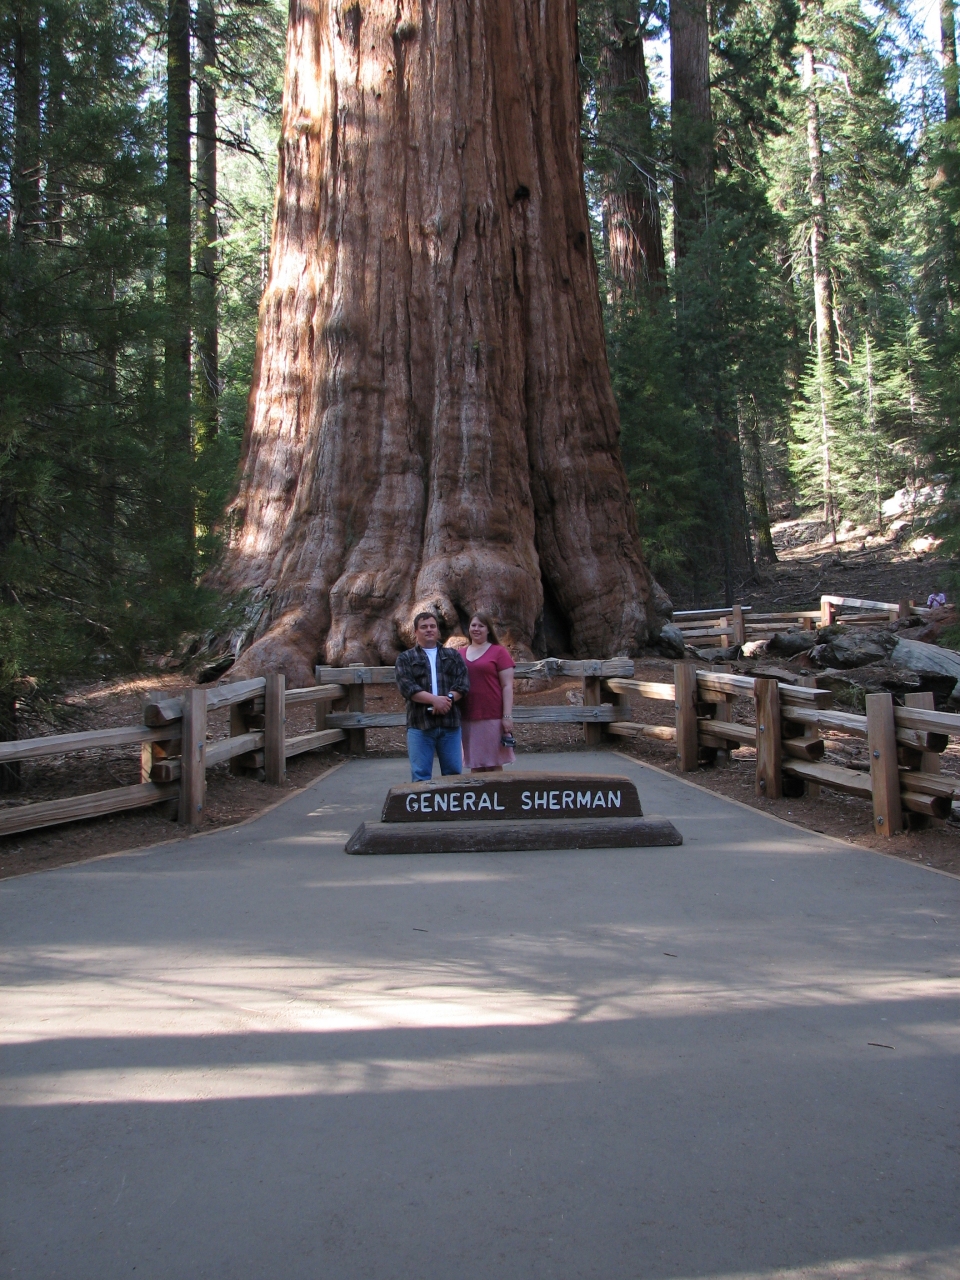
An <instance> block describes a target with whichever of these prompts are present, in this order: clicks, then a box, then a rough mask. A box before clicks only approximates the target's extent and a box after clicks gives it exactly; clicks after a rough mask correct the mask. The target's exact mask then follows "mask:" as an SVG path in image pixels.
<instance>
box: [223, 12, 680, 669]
mask: <svg viewBox="0 0 960 1280" xmlns="http://www.w3.org/2000/svg"><path fill="white" fill-rule="evenodd" d="M419 14H420V11H419V9H416V10H414V9H411V10H410V11H409V12H404V13H403V14H402V16H400V17H399V19H398V16H397V8H396V5H395V4H392V3H391V4H388V3H386V0H380V2H378V3H371V4H369V5H367V6H365V7H364V8H363V9H361V8H360V6H359V5H355V6H352V7H350V8H349V9H343V10H340V9H337V8H335V7H334V6H333V5H329V6H328V5H326V4H322V5H320V6H314V5H308V4H306V3H303V4H301V3H299V2H297V3H294V5H293V6H292V8H291V13H290V33H289V38H288V62H287V76H286V91H285V110H284V122H283V130H282V141H281V148H282V154H281V172H280V188H279V192H278V201H277V210H278V212H277V222H276V226H275V231H274V240H273V247H272V252H271V268H270V279H269V281H268V285H267V292H266V295H265V299H264V304H263V308H262V311H261V327H260V352H259V355H258V363H257V372H256V376H255V380H254V387H253V393H252V400H251V404H252V411H251V419H250V424H249V433H248V438H247V442H246V449H245V460H244V471H243V479H242V483H241V489H240V495H239V498H238V500H237V503H236V507H235V513H236V519H237V524H238V530H237V535H236V537H235V539H234V541H233V544H232V546H231V548H230V555H229V559H228V564H227V571H226V576H225V579H224V581H225V583H226V584H227V585H228V586H229V587H230V588H232V589H238V588H246V589H249V590H251V591H252V592H253V593H254V595H255V597H256V599H257V600H258V602H259V607H260V608H261V609H262V614H261V619H260V623H259V634H258V636H257V638H256V642H255V643H254V645H253V647H252V648H251V649H249V650H248V651H247V653H246V654H245V655H244V657H243V659H242V660H241V662H240V664H239V665H238V668H237V670H238V671H244V670H246V671H254V670H263V669H264V668H267V669H269V668H279V669H283V670H286V672H287V673H288V676H289V677H291V678H292V679H294V680H296V681H298V682H308V681H309V680H310V679H311V678H312V673H313V667H314V663H315V662H316V660H317V658H318V656H319V655H321V654H322V655H324V656H325V659H326V661H327V662H332V663H335V664H340V663H343V662H350V661H378V660H380V661H383V660H391V659H392V657H393V655H394V654H395V653H396V652H397V650H398V649H399V648H402V647H403V646H404V645H405V644H407V643H409V640H410V637H411V634H412V633H411V629H410V626H411V621H412V617H413V614H414V613H415V611H416V610H417V608H419V607H421V606H424V605H429V606H431V607H433V608H435V609H437V610H438V611H439V613H440V614H441V615H442V617H443V619H444V620H445V622H446V623H447V625H448V626H451V627H454V628H460V627H463V626H464V625H465V623H466V621H467V620H468V618H469V616H470V613H471V612H472V611H473V610H475V609H477V608H484V609H488V610H489V611H490V612H491V613H492V614H493V615H494V616H495V617H496V618H498V620H499V621H500V622H501V623H502V624H503V627H504V631H505V633H506V635H507V636H508V637H509V638H510V639H511V640H512V641H513V642H514V643H515V644H517V645H519V646H521V647H522V648H533V647H541V648H545V647H547V646H548V645H549V647H550V648H551V649H552V650H553V651H556V649H557V648H561V649H563V648H566V649H567V650H568V651H570V650H572V651H573V652H576V653H617V652H634V651H635V650H636V649H637V648H638V647H640V646H642V645H643V644H644V643H645V642H646V640H647V639H648V637H649V636H650V634H651V632H653V631H655V630H656V629H657V628H658V626H659V618H658V614H657V607H658V600H657V598H656V591H655V588H654V584H653V582H652V580H651V578H650V575H649V573H648V571H647V569H646V567H645V565H644V563H643V560H642V557H641V553H640V544H639V539H638V536H637V531H636V523H635V517H634V514H633V511H632V508H631V504H630V501H629V496H628V491H627V484H626V479H625V476H624V472H623V468H622V465H621V462H620V458H619V452H618V440H617V437H618V426H619V424H618V418H617V410H616V403H615V401H614V398H613V393H612V390H611V384H610V376H609V372H608V367H607V361H606V354H605V350H604V337H603V329H602V321H601V312H600V302H599V296H598V283H597V272H596V265H595V262H594V257H593V252H592V247H591V240H590V224H589V217H588V212H587V206H586V199H585V195H584V187H583V178H582V162H581V151H580V129H579V125H580V104H579V96H578V86H577V80H576V65H577V64H576V47H577V28H576V10H575V6H574V4H573V3H572V0H557V2H556V3H553V4H550V5H549V6H540V5H539V4H536V3H534V0H522V2H518V3H516V4H510V5H501V6H499V7H497V8H496V10H494V9H492V8H491V7H489V6H481V5H474V4H471V3H469V2H468V0H454V2H453V3H450V4H449V5H446V6H444V7H443V8H442V9H439V10H437V11H435V12H431V13H429V14H428V13H427V11H426V10H424V12H423V15H422V17H421V16H419ZM659 603H661V604H662V603H663V602H662V600H661V601H660V602H659Z"/></svg>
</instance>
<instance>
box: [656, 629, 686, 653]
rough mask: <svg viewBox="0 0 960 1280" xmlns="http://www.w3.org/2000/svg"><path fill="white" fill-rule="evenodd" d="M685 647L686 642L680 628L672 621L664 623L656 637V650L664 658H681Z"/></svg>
mask: <svg viewBox="0 0 960 1280" xmlns="http://www.w3.org/2000/svg"><path fill="white" fill-rule="evenodd" d="M685 649H686V644H685V642H684V639H683V632H682V631H681V630H680V628H679V627H678V626H676V625H675V624H674V623H672V622H667V623H665V624H664V625H663V627H661V629H660V635H659V636H658V637H657V650H658V651H659V652H660V653H662V654H663V656H664V657H665V658H681V659H682V658H683V657H684V651H685Z"/></svg>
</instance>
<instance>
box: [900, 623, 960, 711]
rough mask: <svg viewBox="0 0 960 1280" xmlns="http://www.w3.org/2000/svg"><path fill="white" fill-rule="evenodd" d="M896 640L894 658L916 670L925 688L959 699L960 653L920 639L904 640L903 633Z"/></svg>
mask: <svg viewBox="0 0 960 1280" xmlns="http://www.w3.org/2000/svg"><path fill="white" fill-rule="evenodd" d="M896 639H897V643H896V646H895V648H894V650H893V652H892V653H891V655H890V657H891V661H893V662H895V663H897V665H898V666H901V667H906V668H908V669H909V670H910V671H914V672H916V674H917V675H918V676H919V677H920V679H921V682H922V684H923V686H924V688H927V689H930V690H931V692H933V693H943V694H944V695H945V696H947V697H949V698H951V699H952V700H953V701H960V653H957V651H956V650H955V649H942V648H941V647H940V646H939V645H936V644H924V643H923V641H921V640H905V639H904V638H903V636H897V638H896ZM951 681H952V684H951V683H950V682H951ZM948 685H949V687H948Z"/></svg>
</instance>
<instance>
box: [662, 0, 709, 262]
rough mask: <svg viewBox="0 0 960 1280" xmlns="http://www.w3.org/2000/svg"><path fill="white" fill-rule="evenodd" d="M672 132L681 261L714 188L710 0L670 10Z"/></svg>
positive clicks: (679, 1)
mask: <svg viewBox="0 0 960 1280" xmlns="http://www.w3.org/2000/svg"><path fill="white" fill-rule="evenodd" d="M670 132H671V137H672V141H673V154H674V164H675V166H676V173H675V176H674V180H673V208H674V229H673V239H674V251H675V253H676V256H677V258H678V259H680V258H682V257H683V256H684V253H685V252H686V248H687V244H688V242H689V239H690V234H691V229H692V228H694V227H697V226H698V225H699V224H700V223H702V222H703V220H704V210H705V201H706V194H707V192H708V191H709V189H710V188H711V187H712V186H713V165H714V159H713V153H714V148H713V114H712V111H711V107H710V28H709V23H708V20H707V0H672V3H671V5H670Z"/></svg>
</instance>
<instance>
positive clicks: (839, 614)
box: [673, 596, 933, 649]
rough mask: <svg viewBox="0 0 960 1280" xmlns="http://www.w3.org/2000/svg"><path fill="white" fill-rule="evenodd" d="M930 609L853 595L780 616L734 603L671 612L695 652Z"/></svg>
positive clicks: (927, 612) (826, 599) (867, 623)
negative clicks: (790, 630)
mask: <svg viewBox="0 0 960 1280" xmlns="http://www.w3.org/2000/svg"><path fill="white" fill-rule="evenodd" d="M932 612H933V610H932V609H924V608H922V607H920V606H918V605H916V604H914V602H913V601H912V600H901V601H900V602H899V604H891V603H889V602H888V601H884V600H861V599H859V598H858V597H856V596H821V597H820V607H819V608H818V609H788V610H786V611H784V612H782V613H755V612H754V610H753V609H752V608H751V606H750V605H739V604H735V605H732V606H730V608H723V607H721V608H717V609H684V610H680V611H679V612H676V613H674V615H673V621H674V624H675V625H676V626H677V627H679V628H680V630H681V631H682V632H683V638H684V640H685V641H686V642H687V643H688V644H690V645H692V646H693V647H694V648H695V649H700V648H709V647H711V646H713V645H720V646H722V647H729V646H731V645H738V644H746V643H747V641H748V640H769V639H770V637H771V636H772V635H773V634H774V633H775V632H777V631H783V629H784V628H785V627H801V628H802V629H803V630H806V631H813V630H815V629H816V628H817V627H828V626H830V625H831V624H832V623H834V622H836V623H839V624H840V625H841V626H854V627H856V626H876V625H877V623H889V622H898V621H900V620H901V619H903V618H908V617H911V616H913V617H921V618H925V617H928V616H929V615H930V614H931V613H932Z"/></svg>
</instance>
